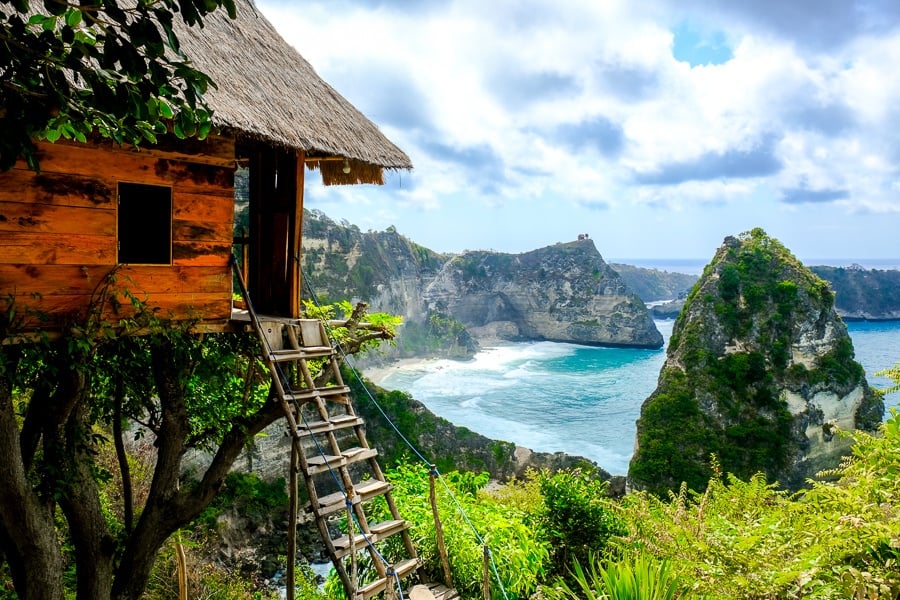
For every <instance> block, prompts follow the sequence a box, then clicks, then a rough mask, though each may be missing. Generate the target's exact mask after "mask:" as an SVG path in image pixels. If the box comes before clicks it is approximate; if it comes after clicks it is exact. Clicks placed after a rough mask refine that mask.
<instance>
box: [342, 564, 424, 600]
mask: <svg viewBox="0 0 900 600" xmlns="http://www.w3.org/2000/svg"><path fill="white" fill-rule="evenodd" d="M418 566H419V559H418V558H407V559H406V560H404V561H401V562H399V563H397V564H395V565H393V567H392V569H393V570H394V572H395V573H396V574H397V576H398V577H400V578H401V579H402V578H404V577H406V576H407V575H409V574H410V573H412V572H413V571H414V570H415V569H416V568H417V567H418ZM388 583H391V584H393V583H394V577H393V575H389V576H387V577H383V578H381V579H376V580H375V581H373V582H372V583H370V584H368V585H365V586H363V587H361V588H359V589H358V590H356V594H355V595H354V599H355V600H367V599H368V598H371V597H372V596H374V595H375V594H378V593H380V592H383V591H384V589H385V588H386V587H387V586H388Z"/></svg>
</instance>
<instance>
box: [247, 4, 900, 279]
mask: <svg viewBox="0 0 900 600" xmlns="http://www.w3.org/2000/svg"><path fill="white" fill-rule="evenodd" d="M256 4H257V7H258V8H259V9H260V10H261V12H262V13H263V14H264V15H265V16H266V17H267V18H268V19H269V21H271V22H272V23H273V25H274V26H275V27H276V29H277V30H278V31H279V33H281V35H282V36H283V37H284V38H285V39H286V40H287V41H288V42H290V43H291V44H292V45H293V46H294V47H295V48H297V50H298V51H299V52H300V53H301V54H302V55H303V56H304V57H305V58H306V59H307V60H308V61H309V62H310V63H311V64H312V65H313V67H314V68H315V69H316V71H317V72H318V73H319V75H320V76H321V77H322V78H323V79H325V80H326V81H327V82H328V83H330V84H331V85H332V87H334V88H335V89H336V90H337V91H338V92H340V93H341V94H342V95H343V96H344V97H346V98H347V99H348V100H349V101H350V102H352V103H353V104H354V105H355V106H356V107H357V108H359V109H360V110H361V111H362V112H363V113H364V114H365V115H366V116H368V117H369V118H370V119H371V120H372V121H374V122H375V123H376V124H377V125H378V126H379V128H380V129H381V130H382V131H383V132H384V133H385V134H386V135H387V136H388V137H389V138H390V139H391V140H392V141H393V142H394V143H396V144H397V145H398V146H399V147H400V148H402V149H403V150H404V151H405V152H406V153H407V154H408V155H409V156H410V158H411V159H412V162H413V165H414V169H413V170H412V171H408V172H406V171H403V172H393V173H389V174H388V176H387V183H386V185H385V186H371V185H365V186H335V187H324V186H322V185H321V183H320V182H319V181H318V178H317V177H315V175H314V174H311V176H310V177H308V178H307V189H306V207H307V208H311V209H318V210H321V211H322V212H324V213H325V214H326V215H328V216H329V217H331V218H333V219H335V220H338V221H340V220H346V221H347V222H349V223H352V224H354V225H357V226H359V227H360V229H362V230H363V231H366V230H376V231H380V230H383V229H386V228H387V227H389V226H394V227H396V229H397V230H398V231H399V232H400V233H401V234H403V235H405V236H406V237H408V238H410V239H411V240H413V241H415V242H417V243H419V244H421V245H423V246H426V247H428V248H431V249H433V250H437V251H439V252H462V251H464V250H495V251H501V252H511V253H518V252H525V251H528V250H532V249H536V248H540V247H543V246H548V245H552V244H554V243H557V242H565V241H569V240H574V239H576V238H577V236H578V234H580V233H587V234H589V235H590V237H591V238H592V239H593V240H594V243H595V245H596V246H597V249H598V250H599V251H600V253H601V254H602V255H603V257H604V258H606V259H607V260H616V259H627V258H633V259H655V258H668V259H672V258H700V259H708V258H710V257H712V255H713V253H714V252H715V250H716V248H717V247H718V246H719V245H721V243H722V240H723V238H725V237H726V236H728V235H737V234H739V233H741V232H744V231H748V230H750V229H752V228H754V227H762V228H763V229H765V230H766V232H767V233H768V234H769V235H771V236H773V237H775V238H777V239H778V240H780V241H781V242H782V243H783V244H785V245H786V246H787V247H788V248H789V249H790V250H791V251H792V252H793V253H794V254H795V255H796V256H797V257H799V258H800V259H801V260H804V261H813V260H814V259H826V258H854V259H856V258H860V259H862V258H873V259H877V258H881V259H889V258H896V257H900V243H898V241H897V237H898V234H900V231H898V230H900V68H898V66H897V65H900V2H898V1H897V0H753V1H752V2H751V1H745V0H733V1H728V0H641V1H640V2H635V1H634V0H490V1H488V0H418V1H415V0H409V1H401V0H380V1H379V0H371V1H362V0H359V1H355V2H354V1H347V0H303V1H300V0H256ZM898 263H900V261H898Z"/></svg>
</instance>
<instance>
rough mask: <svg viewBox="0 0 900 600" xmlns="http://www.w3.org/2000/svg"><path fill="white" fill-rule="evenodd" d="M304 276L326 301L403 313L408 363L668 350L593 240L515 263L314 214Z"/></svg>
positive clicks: (519, 257) (402, 342)
mask: <svg viewBox="0 0 900 600" xmlns="http://www.w3.org/2000/svg"><path fill="white" fill-rule="evenodd" d="M303 268H304V276H305V278H306V281H307V282H308V283H309V284H310V286H311V287H312V288H313V289H314V290H316V293H317V294H318V295H319V296H320V297H323V298H326V299H351V300H354V301H356V300H362V301H365V302H368V303H369V305H370V306H371V309H372V310H376V311H386V312H391V313H394V314H399V315H402V316H403V317H404V320H405V324H404V326H403V328H402V330H401V332H400V334H399V336H398V347H399V352H400V354H401V355H404V354H405V355H413V354H430V355H439V354H443V355H451V356H466V355H468V354H471V353H472V352H473V351H474V350H475V347H476V343H477V340H479V339H480V340H490V341H496V340H510V341H511V340H552V341H565V342H572V343H578V344H593V345H609V346H633V347H642V348H643V347H648V348H659V347H661V346H662V343H663V339H662V336H661V335H660V333H659V332H658V331H657V329H656V326H655V325H654V324H653V320H652V319H651V318H650V316H649V313H648V312H647V309H646V307H645V306H644V304H643V302H642V301H641V300H640V299H639V298H638V297H637V296H636V295H635V294H633V293H631V291H630V290H629V289H628V287H627V285H625V284H624V282H623V281H622V279H621V278H620V277H619V275H618V274H617V273H616V272H615V271H613V270H612V269H611V268H610V267H609V266H608V265H607V264H606V263H605V262H604V261H603V258H602V257H601V256H600V253H599V252H598V251H597V249H596V248H595V247H594V244H593V242H592V241H591V240H581V241H577V242H570V243H566V244H556V245H554V246H549V247H547V248H542V249H540V250H534V251H532V252H527V253H524V254H516V255H513V254H502V253H497V252H466V253H464V254H461V255H444V254H440V253H437V252H433V251H431V250H429V249H427V248H424V247H422V246H420V245H418V244H416V243H414V242H412V241H410V240H408V239H407V238H405V237H404V236H402V235H400V234H399V233H397V231H396V230H395V229H394V228H392V227H391V228H388V230H386V231H383V232H372V231H369V232H362V231H361V230H360V229H359V228H358V227H355V226H353V225H350V224H347V223H344V224H337V223H335V222H334V221H332V220H331V219H329V218H328V217H326V216H325V215H323V214H322V213H319V212H307V213H305V214H304V225H303ZM473 338H474V339H473Z"/></svg>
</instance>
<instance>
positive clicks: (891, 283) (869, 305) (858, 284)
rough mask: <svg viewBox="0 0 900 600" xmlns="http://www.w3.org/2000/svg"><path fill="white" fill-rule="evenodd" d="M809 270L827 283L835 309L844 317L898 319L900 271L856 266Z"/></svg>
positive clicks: (899, 315) (899, 312)
mask: <svg viewBox="0 0 900 600" xmlns="http://www.w3.org/2000/svg"><path fill="white" fill-rule="evenodd" d="M810 270H811V271H812V272H813V273H815V274H816V275H818V276H819V277H821V278H822V279H825V280H827V281H828V282H829V283H831V289H832V290H834V296H835V300H834V304H835V308H836V309H837V311H838V314H839V315H841V317H843V318H844V319H847V320H851V319H865V320H896V319H900V271H897V270H882V269H864V268H862V267H860V266H858V265H854V266H850V267H826V266H815V267H810Z"/></svg>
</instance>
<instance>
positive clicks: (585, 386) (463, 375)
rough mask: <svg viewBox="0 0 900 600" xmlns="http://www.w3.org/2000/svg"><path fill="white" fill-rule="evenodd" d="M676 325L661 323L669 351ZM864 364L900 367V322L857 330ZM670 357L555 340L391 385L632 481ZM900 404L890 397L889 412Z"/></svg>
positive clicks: (386, 382) (504, 435) (482, 355)
mask: <svg viewBox="0 0 900 600" xmlns="http://www.w3.org/2000/svg"><path fill="white" fill-rule="evenodd" d="M673 324H674V321H671V320H667V321H657V322H656V325H657V327H658V328H659V330H660V332H661V333H662V334H663V337H664V338H665V340H666V343H667V344H668V341H669V336H670V335H671V333H672V326H673ZM847 326H848V329H849V331H850V335H851V337H852V339H853V345H854V348H855V350H856V358H857V360H858V361H859V362H860V364H862V366H863V367H864V368H865V370H866V375H867V378H868V380H869V383H870V385H873V386H875V387H884V386H886V385H887V384H888V383H889V380H887V379H885V378H876V377H874V376H873V374H874V373H875V372H876V371H879V370H881V369H885V368H888V367H890V366H892V365H893V364H894V363H896V362H900V322H898V321H893V322H881V323H871V322H856V323H848V324H847ZM664 359H665V351H664V350H631V349H624V348H592V347H586V346H578V345H574V344H558V343H553V342H535V343H519V344H510V345H505V346H500V347H496V348H485V349H484V350H483V351H481V352H479V353H478V354H477V355H476V356H475V358H474V359H472V360H470V361H466V362H459V361H451V360H435V361H429V362H427V363H424V364H422V365H417V366H413V367H409V368H398V369H395V370H393V371H392V372H391V373H390V374H389V375H388V376H387V377H386V378H384V379H383V380H382V381H381V384H380V385H381V386H382V387H385V388H388V389H399V390H404V391H406V392H409V393H410V394H411V395H412V396H413V398H415V399H417V400H419V401H420V402H423V403H424V404H425V405H426V406H427V407H428V408H429V409H430V410H431V411H432V412H434V413H436V414H437V415H439V416H441V417H444V418H445V419H448V420H449V421H451V422H453V423H454V424H456V425H460V426H464V427H468V428H469V429H471V430H473V431H476V432H478V433H480V434H483V435H486V436H487V437H490V438H493V439H500V440H506V441H509V442H513V443H515V444H518V445H521V446H525V447H528V448H531V449H532V450H538V451H543V452H565V453H567V454H574V455H580V456H584V457H587V458H589V459H591V460H594V461H595V462H597V463H598V464H599V465H600V466H601V467H603V468H604V469H606V470H607V471H609V472H610V473H613V474H617V475H623V474H625V472H626V471H627V469H628V461H629V460H630V459H631V454H632V451H633V448H634V435H635V421H636V420H637V418H638V415H639V414H640V408H641V403H642V402H643V401H644V399H645V398H646V397H647V396H649V395H650V393H651V392H652V391H653V389H654V388H655V387H656V381H657V378H658V376H659V370H660V368H661V367H662V364H663V361H664ZM898 402H900V394H897V395H894V396H888V397H887V399H886V404H887V405H889V406H890V405H894V404H897V403H898Z"/></svg>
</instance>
